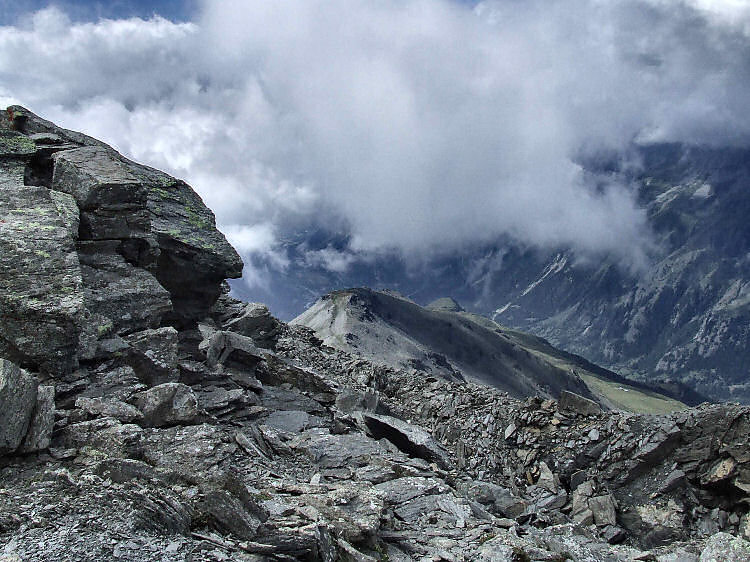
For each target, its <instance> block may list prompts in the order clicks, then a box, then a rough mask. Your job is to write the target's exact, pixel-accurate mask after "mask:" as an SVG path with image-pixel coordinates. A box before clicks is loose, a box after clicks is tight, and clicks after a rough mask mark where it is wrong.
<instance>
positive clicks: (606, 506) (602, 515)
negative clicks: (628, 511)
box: [588, 494, 617, 527]
mask: <svg viewBox="0 0 750 562" xmlns="http://www.w3.org/2000/svg"><path fill="white" fill-rule="evenodd" d="M588 503H589V509H590V510H591V512H592V513H593V514H594V523H596V525H597V526H599V527H603V526H605V525H617V510H616V508H615V502H614V501H613V499H612V496H610V495H609V494H605V495H603V496H594V497H593V498H589V502H588Z"/></svg>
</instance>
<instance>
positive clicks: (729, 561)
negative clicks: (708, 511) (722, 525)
mask: <svg viewBox="0 0 750 562" xmlns="http://www.w3.org/2000/svg"><path fill="white" fill-rule="evenodd" d="M747 560H750V541H746V540H744V539H742V538H740V537H733V536H732V535H730V534H729V533H717V534H715V535H714V536H712V537H711V538H710V539H708V541H706V546H705V548H704V549H703V552H701V557H700V562H746V561H747Z"/></svg>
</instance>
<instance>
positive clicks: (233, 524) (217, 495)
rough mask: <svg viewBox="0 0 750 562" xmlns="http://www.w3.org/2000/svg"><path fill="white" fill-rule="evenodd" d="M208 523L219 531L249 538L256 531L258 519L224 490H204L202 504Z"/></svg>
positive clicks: (259, 522)
mask: <svg viewBox="0 0 750 562" xmlns="http://www.w3.org/2000/svg"><path fill="white" fill-rule="evenodd" d="M201 509H203V510H205V514H206V515H207V516H208V520H209V523H210V524H211V525H212V526H214V527H216V528H217V529H218V530H219V531H221V532H225V533H230V534H232V535H234V536H236V537H237V538H239V539H243V540H250V539H252V538H254V537H255V536H256V534H257V533H258V528H259V527H260V525H261V521H260V519H258V518H257V517H256V516H255V515H254V514H252V513H250V512H249V511H248V510H247V509H246V508H245V506H244V505H243V503H242V501H241V500H240V499H239V498H238V497H236V496H235V495H234V494H231V493H230V492H228V491H226V490H210V491H208V492H206V494H205V497H204V500H203V506H202V507H201Z"/></svg>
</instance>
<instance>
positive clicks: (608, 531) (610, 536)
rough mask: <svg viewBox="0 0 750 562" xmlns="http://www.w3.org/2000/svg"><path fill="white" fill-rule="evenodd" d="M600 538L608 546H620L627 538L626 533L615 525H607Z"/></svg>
mask: <svg viewBox="0 0 750 562" xmlns="http://www.w3.org/2000/svg"><path fill="white" fill-rule="evenodd" d="M602 536H603V537H604V538H605V539H606V540H607V542H608V543H609V544H620V543H621V542H622V541H624V540H625V538H626V537H627V533H626V532H625V530H624V529H622V528H620V527H618V526H617V525H608V526H607V527H605V528H604V530H603V531H602Z"/></svg>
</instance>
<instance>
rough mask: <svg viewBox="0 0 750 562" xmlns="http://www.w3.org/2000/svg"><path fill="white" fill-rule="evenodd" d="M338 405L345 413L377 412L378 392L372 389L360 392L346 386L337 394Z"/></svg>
mask: <svg viewBox="0 0 750 562" xmlns="http://www.w3.org/2000/svg"><path fill="white" fill-rule="evenodd" d="M336 407H337V408H338V409H339V410H341V411H342V412H344V413H345V414H351V413H352V412H375V411H376V410H377V409H378V394H377V392H373V391H371V390H366V391H364V392H360V391H357V390H352V389H349V388H345V389H342V391H341V392H340V393H339V394H338V395H337V396H336Z"/></svg>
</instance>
